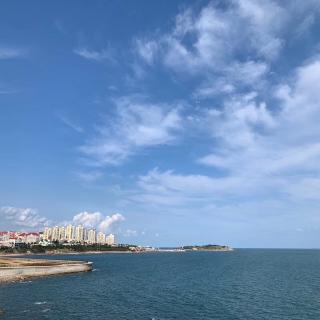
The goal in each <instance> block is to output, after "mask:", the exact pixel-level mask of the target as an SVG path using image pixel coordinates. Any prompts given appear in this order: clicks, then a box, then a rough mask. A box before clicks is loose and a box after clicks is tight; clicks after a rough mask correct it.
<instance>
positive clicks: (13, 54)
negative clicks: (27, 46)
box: [0, 46, 26, 60]
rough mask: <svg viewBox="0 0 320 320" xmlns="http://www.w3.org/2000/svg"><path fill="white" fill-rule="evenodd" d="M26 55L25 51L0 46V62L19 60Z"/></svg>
mask: <svg viewBox="0 0 320 320" xmlns="http://www.w3.org/2000/svg"><path fill="white" fill-rule="evenodd" d="M25 55H26V51H25V50H23V49H18V48H11V47H3V46H0V60H6V59H14V58H21V57H24V56H25Z"/></svg>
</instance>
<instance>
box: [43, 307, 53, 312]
mask: <svg viewBox="0 0 320 320" xmlns="http://www.w3.org/2000/svg"><path fill="white" fill-rule="evenodd" d="M50 310H51V309H50V308H47V309H43V310H42V312H43V313H45V312H49V311H50Z"/></svg>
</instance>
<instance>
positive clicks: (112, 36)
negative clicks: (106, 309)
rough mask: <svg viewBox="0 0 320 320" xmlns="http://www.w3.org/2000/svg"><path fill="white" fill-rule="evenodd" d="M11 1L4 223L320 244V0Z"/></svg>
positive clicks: (1, 76) (132, 237)
mask: <svg viewBox="0 0 320 320" xmlns="http://www.w3.org/2000/svg"><path fill="white" fill-rule="evenodd" d="M0 7H1V10H0V70H1V72H0V147H1V156H0V219H1V220H0V226H1V229H8V228H10V229H29V230H31V229H33V230H34V229H41V228H43V226H44V225H47V224H58V223H66V222H70V221H74V222H76V223H78V222H82V223H84V224H86V225H88V226H89V225H92V226H96V227H97V228H101V229H103V230H104V231H107V232H115V233H116V234H117V236H118V239H119V240H120V241H121V242H127V243H138V244H145V245H147V244H149V245H157V246H159V245H163V246H167V245H181V244H194V243H198V244H201V243H221V244H229V245H232V246H235V247H317V248H318V247H320V240H319V236H318V235H319V231H320V214H319V213H320V205H319V200H320V196H319V195H320V175H319V173H320V165H319V163H320V161H319V160H320V140H319V137H320V126H319V121H320V110H319V108H320V46H319V40H320V39H319V38H320V36H319V30H320V19H319V16H320V4H319V2H318V1H305V2H302V1H300V2H294V1H256V0H233V1H228V2H226V1H211V2H210V1H193V2H192V1H161V2H160V1H142V0H139V1H121V2H119V1H94V2H88V1H67V2H66V1H54V2H43V1H28V2H20V1H10V2H9V1H7V2H3V3H1V5H0Z"/></svg>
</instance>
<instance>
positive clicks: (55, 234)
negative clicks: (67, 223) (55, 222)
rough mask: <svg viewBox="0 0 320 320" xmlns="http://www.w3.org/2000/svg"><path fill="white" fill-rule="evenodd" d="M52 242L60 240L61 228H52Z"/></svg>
mask: <svg viewBox="0 0 320 320" xmlns="http://www.w3.org/2000/svg"><path fill="white" fill-rule="evenodd" d="M51 240H52V241H57V240H59V227H58V226H55V227H54V228H52V237H51Z"/></svg>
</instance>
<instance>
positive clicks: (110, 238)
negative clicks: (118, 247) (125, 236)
mask: <svg viewBox="0 0 320 320" xmlns="http://www.w3.org/2000/svg"><path fill="white" fill-rule="evenodd" d="M106 244H109V245H113V244H115V237H114V234H112V233H110V234H109V235H108V236H106Z"/></svg>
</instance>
